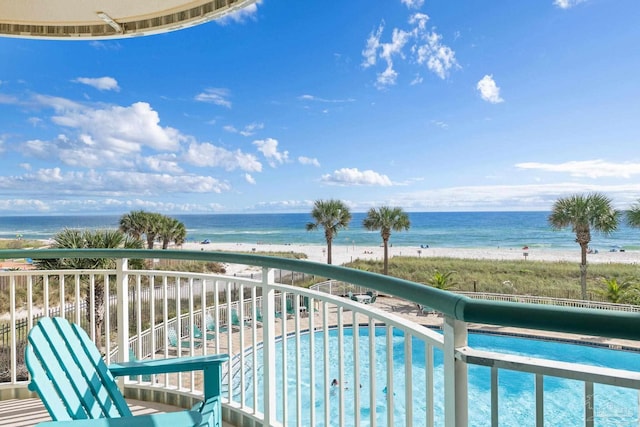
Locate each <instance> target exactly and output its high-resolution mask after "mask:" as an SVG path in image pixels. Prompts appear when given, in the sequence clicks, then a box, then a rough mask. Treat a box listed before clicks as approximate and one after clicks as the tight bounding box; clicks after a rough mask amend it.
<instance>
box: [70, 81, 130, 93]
mask: <svg viewBox="0 0 640 427" xmlns="http://www.w3.org/2000/svg"><path fill="white" fill-rule="evenodd" d="M72 81H73V82H75V83H82V84H85V85H87V86H91V87H94V88H96V89H98V90H114V91H116V92H118V91H120V87H119V86H118V81H117V80H116V79H114V78H113V77H97V78H91V77H78V78H77V79H75V80H72Z"/></svg>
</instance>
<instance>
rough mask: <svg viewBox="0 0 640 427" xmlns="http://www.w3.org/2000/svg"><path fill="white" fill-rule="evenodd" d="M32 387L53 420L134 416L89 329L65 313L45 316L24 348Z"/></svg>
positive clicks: (31, 333)
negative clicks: (77, 323)
mask: <svg viewBox="0 0 640 427" xmlns="http://www.w3.org/2000/svg"><path fill="white" fill-rule="evenodd" d="M25 360H26V365H27V369H28V370H29V374H30V376H31V383H30V384H29V389H30V390H32V391H35V392H37V393H38V395H39V396H40V399H41V400H42V402H43V403H44V405H45V407H46V408H47V410H48V411H49V415H51V418H52V419H53V420H54V421H63V420H76V419H94V418H118V417H127V416H131V415H132V414H131V411H130V410H129V407H128V406H127V403H126V401H125V400H124V397H123V396H122V393H121V392H120V390H119V389H118V387H117V384H116V382H115V380H114V378H113V375H111V373H110V372H109V369H108V368H107V365H106V363H105V362H104V360H103V359H102V356H101V355H100V352H99V351H98V349H97V348H96V346H95V344H94V343H93V342H92V341H91V340H90V339H89V336H88V335H87V333H86V332H85V331H84V330H83V329H82V328H80V327H79V326H77V325H75V324H73V325H72V324H70V323H69V322H68V321H66V320H65V319H62V318H48V317H45V318H42V319H40V321H39V322H38V323H37V324H36V325H35V326H34V327H33V328H32V329H31V331H30V332H29V337H28V343H27V348H26V352H25Z"/></svg>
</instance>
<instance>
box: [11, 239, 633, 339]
mask: <svg viewBox="0 0 640 427" xmlns="http://www.w3.org/2000/svg"><path fill="white" fill-rule="evenodd" d="M26 257H29V258H33V259H51V258H131V259H141V258H160V259H181V260H194V261H214V262H225V263H231V264H243V265H254V266H261V267H266V268H280V269H287V270H292V271H299V272H302V273H308V274H312V275H317V276H322V277H327V278H331V279H336V280H342V281H345V282H349V283H352V284H356V285H361V286H366V287H368V288H371V289H375V290H377V291H379V292H383V293H387V294H391V295H395V296H398V297H400V298H403V299H406V300H410V301H413V302H416V303H419V304H424V305H428V306H430V307H433V308H434V309H436V310H438V311H440V312H442V313H444V314H445V315H447V316H450V317H452V318H454V319H457V320H460V321H464V322H474V323H483V324H491V325H501V326H511V327H518V328H528V329H537V330H547V331H555V332H566V333H574V334H583V335H596V336H603V337H608V338H622V339H631V340H640V314H639V313H624V312H616V313H612V312H603V311H602V310H596V309H587V308H572V307H562V308H559V307H551V306H541V305H536V304H527V303H513V302H500V301H482V300H474V299H471V298H468V297H466V296H463V295H457V294H454V293H451V292H447V291H443V290H439V289H435V288H432V287H429V286H425V285H423V284H420V283H415V282H411V281H408V280H403V279H399V278H395V277H389V276H383V275H380V274H376V273H371V272H366V271H361V270H355V269H351V268H346V267H340V266H334V265H328V264H320V263H315V262H310V261H303V260H296V259H288V258H279V257H273V256H266V255H254V254H239V253H233V252H214V251H186V250H151V249H138V250H133V249H42V250H39V249H25V250H0V259H2V258H4V259H7V258H26Z"/></svg>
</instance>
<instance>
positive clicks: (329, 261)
mask: <svg viewBox="0 0 640 427" xmlns="http://www.w3.org/2000/svg"><path fill="white" fill-rule="evenodd" d="M331 243H332V239H327V264H331Z"/></svg>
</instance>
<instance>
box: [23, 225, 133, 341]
mask: <svg viewBox="0 0 640 427" xmlns="http://www.w3.org/2000/svg"><path fill="white" fill-rule="evenodd" d="M51 248H52V249H115V248H125V249H142V248H143V243H142V240H140V239H134V238H132V237H129V236H126V235H125V234H124V233H122V232H121V231H119V230H76V229H70V228H65V229H64V230H62V231H61V232H59V233H57V234H56V235H55V236H54V237H53V244H52V245H51ZM34 264H35V265H36V267H37V268H38V269H41V270H92V269H113V268H115V260H113V259H107V258H55V259H42V260H34ZM129 267H130V268H142V267H143V265H142V260H140V259H138V260H134V259H131V260H129ZM85 286H86V289H87V292H86V295H85V302H86V307H87V308H90V307H91V292H90V284H89V283H86V284H85ZM104 294H105V291H104V278H103V277H102V276H96V279H95V284H94V291H93V301H94V306H93V308H94V309H95V319H96V323H95V325H94V326H95V331H96V340H97V342H96V345H98V346H99V345H100V340H101V339H100V333H101V331H102V325H103V324H104V315H105V300H104ZM90 315H91V313H90V311H89V310H87V320H90Z"/></svg>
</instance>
